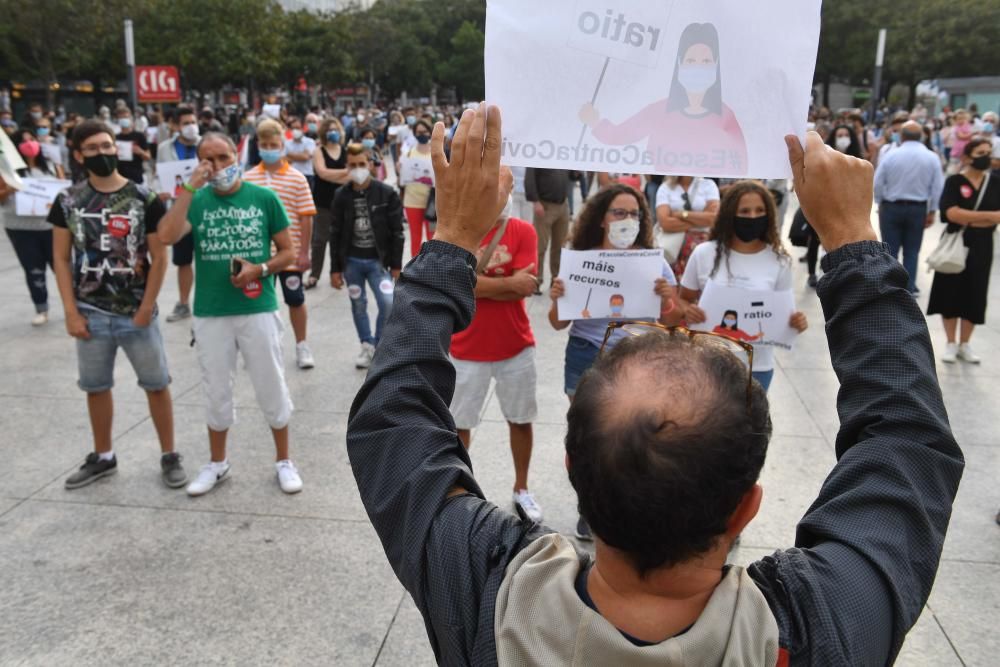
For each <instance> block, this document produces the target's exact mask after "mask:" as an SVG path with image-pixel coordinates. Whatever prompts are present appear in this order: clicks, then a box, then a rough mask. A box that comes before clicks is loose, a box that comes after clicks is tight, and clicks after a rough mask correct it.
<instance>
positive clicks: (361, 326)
mask: <svg viewBox="0 0 1000 667" xmlns="http://www.w3.org/2000/svg"><path fill="white" fill-rule="evenodd" d="M344 281H346V282H347V294H348V295H349V296H350V297H351V313H352V314H353V315H354V328H355V329H357V330H358V338H359V339H360V340H361V342H362V343H370V344H372V345H378V341H379V339H380V338H382V330H383V329H384V327H385V321H386V320H387V319H389V312H390V311H391V310H392V292H393V284H392V276H391V275H390V274H389V272H388V271H387V270H386V269H385V267H384V266H382V262H381V261H379V260H377V259H357V258H355V257H348V258H347V266H345V267H344ZM366 282H367V283H368V285H369V286H370V287H371V288H372V294H374V295H375V301H376V303H377V304H378V318H377V320H376V322H375V335H374V336H372V326H371V322H370V321H369V320H368V296H367V295H366V294H365V283H366Z"/></svg>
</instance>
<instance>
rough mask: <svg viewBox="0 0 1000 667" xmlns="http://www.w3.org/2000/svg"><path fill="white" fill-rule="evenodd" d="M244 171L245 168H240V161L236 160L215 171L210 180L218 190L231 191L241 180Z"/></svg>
mask: <svg viewBox="0 0 1000 667" xmlns="http://www.w3.org/2000/svg"><path fill="white" fill-rule="evenodd" d="M242 173H243V170H242V169H240V165H239V163H235V162H234V163H233V164H231V165H229V166H228V167H225V168H223V169H220V170H219V171H217V172H215V174H214V175H213V176H212V179H211V181H209V182H210V183H211V185H212V187H213V188H214V189H215V190H217V191H218V192H229V191H230V190H232V189H233V186H234V185H236V181H238V180H240V176H241V175H242Z"/></svg>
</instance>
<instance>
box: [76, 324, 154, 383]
mask: <svg viewBox="0 0 1000 667" xmlns="http://www.w3.org/2000/svg"><path fill="white" fill-rule="evenodd" d="M80 314H81V315H83V316H84V317H86V318H87V330H88V331H90V338H87V339H86V340H84V339H82V338H78V339H77V340H76V359H77V366H78V367H79V371H80V380H79V382H78V383H77V384H78V385H79V387H80V389H82V390H83V391H85V392H87V393H88V394H98V393H101V392H103V391H107V390H109V389H111V387H112V386H114V384H115V380H114V376H115V355H116V354H117V353H118V348H119V347H120V348H122V349H123V350H124V351H125V356H127V357H128V360H129V362H131V364H132V369H133V370H135V374H136V377H137V378H138V380H139V386H140V387H142V388H143V389H145V390H146V391H159V390H161V389H165V388H166V387H167V386H168V385H169V384H170V373H169V372H168V371H167V355H166V353H165V352H164V350H163V337H162V336H161V335H160V325H159V323H158V322H157V318H156V317H155V316H154V317H153V320H152V322H150V324H149V326H148V327H145V328H140V327H137V326H136V325H135V324H134V323H133V322H132V318H131V317H128V316H127V315H109V314H107V313H102V312H99V311H96V310H91V309H89V308H81V309H80Z"/></svg>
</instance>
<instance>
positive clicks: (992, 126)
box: [981, 111, 1000, 171]
mask: <svg viewBox="0 0 1000 667" xmlns="http://www.w3.org/2000/svg"><path fill="white" fill-rule="evenodd" d="M998 129H1000V116H998V115H997V113H996V112H994V111H987V112H986V113H984V114H983V130H982V132H981V134H982V136H983V138H984V139H989V140H990V144H991V145H992V147H993V149H992V151H991V154H990V157H991V163H990V164H991V168H992V169H993V171H1000V136H998V135H997V131H998Z"/></svg>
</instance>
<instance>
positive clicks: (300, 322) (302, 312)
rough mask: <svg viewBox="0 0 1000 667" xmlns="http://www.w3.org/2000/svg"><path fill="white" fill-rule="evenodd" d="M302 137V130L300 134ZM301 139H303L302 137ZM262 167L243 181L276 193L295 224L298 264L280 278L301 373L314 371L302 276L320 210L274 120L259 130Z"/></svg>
mask: <svg viewBox="0 0 1000 667" xmlns="http://www.w3.org/2000/svg"><path fill="white" fill-rule="evenodd" d="M299 132H300V133H301V129H300V130H299ZM300 138H301V137H300ZM257 142H258V145H259V146H260V164H258V165H257V166H256V167H254V168H253V169H250V170H248V171H247V172H246V173H245V174H244V175H243V178H244V180H246V181H247V182H248V183H254V184H256V185H260V186H261V187H265V188H268V189H270V190H273V191H274V192H276V193H277V194H278V197H280V198H281V203H282V204H284V205H285V212H286V213H288V219H289V220H290V221H291V225H290V226H289V228H288V229H289V231H290V232H291V235H292V244H293V245H294V246H295V257H296V259H295V262H293V263H292V264H291V265H289V266H287V267H285V268H284V269H282V270H281V272H280V273H278V275H277V279H278V282H279V283H280V284H281V292H282V294H283V295H284V298H285V305H287V306H288V319H290V320H291V322H292V332H293V333H294V334H295V363H296V365H298V367H299V368H301V369H308V368H313V367H314V366H315V365H316V361H315V359H314V358H313V353H312V350H310V349H309V344H308V343H307V342H306V327H307V319H308V313H307V311H306V293H305V291H304V289H305V287H304V285H303V283H302V274H303V273H304V272H305V271H308V270H309V266H310V264H309V244H310V242H311V240H312V223H313V216H315V215H316V206H315V204H314V203H313V195H312V191H311V190H310V188H309V183H308V182H306V177H305V176H304V175H303V174H302V173H301V172H299V171H297V170H295V169H293V168H292V166H291V165H290V164H289V158H288V155H287V149H286V146H287V145H288V143H291V142H289V141H287V140H286V139H285V138H284V128H282V127H281V123H279V122H277V121H274V120H270V119H268V120H264V121H261V122H260V124H259V125H258V126H257Z"/></svg>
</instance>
